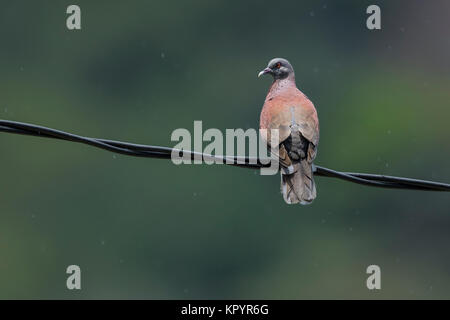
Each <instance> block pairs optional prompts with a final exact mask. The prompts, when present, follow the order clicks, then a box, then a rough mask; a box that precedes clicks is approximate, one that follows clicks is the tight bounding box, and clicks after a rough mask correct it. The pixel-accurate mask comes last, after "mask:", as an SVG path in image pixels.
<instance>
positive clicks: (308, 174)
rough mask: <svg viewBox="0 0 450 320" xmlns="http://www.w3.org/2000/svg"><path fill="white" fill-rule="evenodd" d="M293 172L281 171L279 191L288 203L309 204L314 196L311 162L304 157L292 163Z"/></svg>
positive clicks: (314, 188) (314, 186)
mask: <svg viewBox="0 0 450 320" xmlns="http://www.w3.org/2000/svg"><path fill="white" fill-rule="evenodd" d="M293 167H294V168H293V171H294V172H293V173H290V174H286V173H284V172H283V171H281V193H282V194H283V198H284V201H286V203H288V204H294V203H300V204H310V203H311V202H312V201H313V200H314V199H315V198H316V185H315V183H314V177H313V170H312V164H311V163H309V162H308V161H307V160H306V159H303V160H301V161H300V162H297V163H295V164H293Z"/></svg>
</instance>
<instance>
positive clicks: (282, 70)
mask: <svg viewBox="0 0 450 320" xmlns="http://www.w3.org/2000/svg"><path fill="white" fill-rule="evenodd" d="M265 74H270V75H272V77H273V79H274V80H279V79H285V78H287V77H289V76H290V77H292V78H294V68H292V65H291V64H290V63H289V61H287V60H286V59H283V58H274V59H272V60H270V61H269V64H268V65H267V68H265V69H264V70H262V71H261V72H260V73H259V74H258V78H259V77H261V76H262V75H265Z"/></svg>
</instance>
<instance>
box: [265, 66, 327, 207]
mask: <svg viewBox="0 0 450 320" xmlns="http://www.w3.org/2000/svg"><path fill="white" fill-rule="evenodd" d="M265 74H270V75H272V77H273V83H272V85H271V86H270V89H269V92H268V93H267V97H266V100H265V102H264V106H263V108H262V111H261V118H260V128H261V129H267V130H268V132H269V131H270V129H278V130H279V139H280V140H279V142H280V145H279V151H278V154H276V156H278V157H279V159H280V168H281V192H282V193H283V198H284V201H286V203H288V204H293V203H300V204H310V203H311V202H312V201H313V200H314V199H315V198H316V186H315V184H314V178H313V170H312V165H313V161H314V158H315V157H316V152H317V145H318V143H319V119H318V117H317V111H316V109H315V108H314V105H313V103H312V102H311V101H310V100H309V99H308V97H307V96H306V95H304V94H303V93H302V92H301V91H300V90H299V89H298V88H297V86H296V84H295V75H294V69H293V68H292V66H291V64H290V63H289V61H287V60H285V59H282V58H275V59H272V60H271V61H270V62H269V64H268V66H267V68H265V69H264V70H263V71H261V72H260V73H259V75H258V77H260V76H262V75H265ZM267 143H268V145H269V147H270V139H267Z"/></svg>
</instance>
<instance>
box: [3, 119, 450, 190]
mask: <svg viewBox="0 0 450 320" xmlns="http://www.w3.org/2000/svg"><path fill="white" fill-rule="evenodd" d="M0 132H6V133H13V134H21V135H29V136H36V137H42V138H52V139H59V140H66V141H72V142H78V143H83V144H87V145H90V146H93V147H97V148H100V149H104V150H107V151H111V152H115V153H119V154H124V155H128V156H136V157H147V158H159V159H171V158H172V153H174V152H175V153H178V154H179V156H180V157H188V158H190V159H195V158H197V159H202V160H214V161H220V162H221V163H225V164H227V165H232V166H238V167H244V168H251V169H259V168H262V167H267V166H268V165H264V164H263V163H269V159H256V158H249V157H224V156H219V155H209V154H202V153H198V152H193V151H189V150H178V149H173V148H168V147H159V146H150V145H142V144H134V143H128V142H122V141H114V140H106V139H98V138H89V137H83V136H79V135H75V134H72V133H67V132H64V131H60V130H55V129H50V128H46V127H42V126H38V125H33V124H28V123H22V122H15V121H9V120H0ZM313 171H314V175H316V176H322V177H332V178H337V179H342V180H346V181H350V182H354V183H358V184H362V185H367V186H372V187H379V188H391V189H410V190H422V191H450V184H447V183H441V182H434V181H425V180H418V179H410V178H402V177H392V176H384V175H376V174H367V173H351V172H339V171H335V170H332V169H328V168H324V167H321V166H314V168H313Z"/></svg>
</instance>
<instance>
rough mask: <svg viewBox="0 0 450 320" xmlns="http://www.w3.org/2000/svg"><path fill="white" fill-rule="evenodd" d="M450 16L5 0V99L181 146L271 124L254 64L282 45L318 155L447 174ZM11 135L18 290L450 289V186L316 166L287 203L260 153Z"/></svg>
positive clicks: (146, 294) (1, 88) (102, 129)
mask: <svg viewBox="0 0 450 320" xmlns="http://www.w3.org/2000/svg"><path fill="white" fill-rule="evenodd" d="M73 3H76V4H78V5H79V6H80V7H81V12H82V30H81V31H69V30H67V28H66V18H67V14H66V8H67V6H68V5H70V4H73ZM374 3H375V4H378V5H379V6H380V7H381V10H382V30H380V31H369V30H368V29H367V28H366V18H367V16H368V15H367V14H366V8H367V6H368V5H370V4H374ZM449 27H450V2H449V1H427V2H425V1H418V0H415V1H379V0H377V1H357V0H355V1H299V0H296V1H292V2H283V1H278V2H273V1H270V2H264V1H247V2H231V1H189V2H188V1H167V0H166V1H157V0H152V1H144V0H142V1H138V0H133V1H95V2H94V1H87V0H77V1H76V2H72V1H70V2H69V1H1V2H0V40H1V45H0V118H2V119H8V120H16V121H23V122H30V123H35V124H41V125H44V126H48V127H53V128H57V129H61V130H65V131H69V132H73V133H78V134H82V135H86V136H93V137H102V138H108V139H117V140H124V141H131V142H136V143H144V144H156V145H165V146H171V145H172V146H173V145H174V143H172V142H171V141H170V135H171V133H172V131H173V130H174V129H176V128H188V129H190V128H192V127H193V121H194V120H203V126H204V128H205V129H206V128H220V129H225V128H244V129H247V128H257V127H258V125H259V112H260V109H261V106H262V104H263V101H264V98H265V94H266V92H267V89H268V87H269V85H270V80H269V78H265V79H257V77H256V75H257V72H258V71H259V70H261V69H262V68H263V67H265V66H266V64H267V62H268V60H269V59H271V58H273V57H277V56H281V57H285V58H287V59H289V60H290V62H291V63H292V64H293V66H294V68H295V70H296V75H297V85H298V86H299V88H300V89H301V90H302V91H303V92H305V93H306V94H307V95H308V96H309V97H310V99H311V100H312V101H313V102H314V103H315V105H316V108H317V110H318V113H319V118H320V122H321V142H320V145H319V154H318V157H317V160H316V163H317V164H319V165H323V166H326V167H330V168H333V169H337V170H344V171H359V172H370V173H379V174H390V175H399V176H407V177H416V178H421V179H429V180H437V181H443V182H449V181H450V166H449V156H450V148H449V138H450V129H449V124H448V123H449V117H450V108H449V101H450V60H449V59H448V57H449V55H450V37H449V33H448V30H449ZM0 150H1V151H0V177H1V180H0V298H3V299H10V298H26V299H29V298H41V299H48V298H62V299H71V298H82V299H93V298H100V299H103V298H113V299H116V298H125V299H128V298H134V299H142V298H145V299H147V298H149V299H167V298H174V299H197V298H205V299H208V298H214V299H216V298H224V299H227V298H234V299H247V298H251V299H260V298H264V299H301V298H331V299H346V298H364V299H366V298H368V299H378V298H388V299H390V298H404V299H416V298H425V299H428V298H450V250H449V243H450V198H449V194H446V193H431V192H415V191H399V190H388V189H373V188H368V187H364V186H359V185H355V184H351V183H348V182H344V181H339V180H334V179H330V178H321V177H317V178H316V183H317V190H318V198H317V199H316V201H315V202H314V204H313V205H311V206H308V207H302V206H288V205H286V204H285V203H284V202H283V199H282V196H281V194H280V192H279V177H278V176H270V177H263V176H260V175H259V174H258V173H257V171H252V170H246V169H240V168H232V167H226V166H198V165H197V166H188V165H185V166H178V167H177V166H174V165H173V164H172V163H171V162H170V161H166V160H157V159H140V158H132V157H126V156H120V155H113V154H112V153H108V152H105V151H102V150H98V149H95V148H91V147H88V146H84V145H78V144H73V143H68V142H61V141H52V140H45V139H39V138H34V137H24V136H18V135H9V134H4V133H0ZM71 264H77V265H79V266H80V267H81V270H82V290H81V291H69V290H67V288H66V278H67V275H66V273H65V271H66V268H67V266H68V265H71ZM371 264H376V265H379V266H380V267H381V272H382V290H381V291H377V292H373V291H369V290H368V289H367V288H366V278H367V276H368V275H367V274H366V273H365V271H366V268H367V266H369V265H371Z"/></svg>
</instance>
